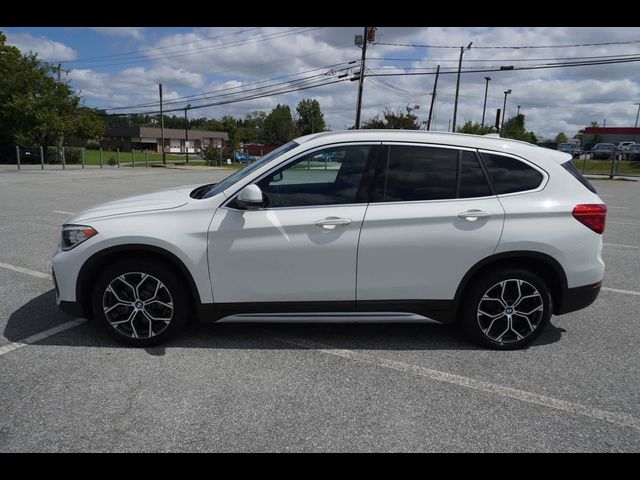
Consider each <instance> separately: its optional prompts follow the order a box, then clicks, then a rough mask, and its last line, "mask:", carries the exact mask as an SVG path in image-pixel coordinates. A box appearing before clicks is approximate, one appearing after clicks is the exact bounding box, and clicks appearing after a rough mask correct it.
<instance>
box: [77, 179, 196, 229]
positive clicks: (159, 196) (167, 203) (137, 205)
mask: <svg viewBox="0 0 640 480" xmlns="http://www.w3.org/2000/svg"><path fill="white" fill-rule="evenodd" d="M197 186H198V185H189V186H183V187H175V188H169V189H166V190H160V191H158V192H153V193H147V194H144V195H136V196H135V197H128V198H123V199H121V200H115V201H113V202H107V203H103V204H100V205H97V206H95V207H92V208H89V209H87V210H83V211H82V212H79V213H76V214H75V215H73V216H72V217H71V218H69V219H67V221H66V222H65V223H81V222H84V221H86V220H91V219H96V218H101V217H111V216H114V215H124V214H127V213H139V212H150V211H154V210H169V209H172V208H178V207H181V206H182V205H186V204H187V203H189V201H190V200H192V199H191V197H190V196H189V193H191V191H192V190H193V189H194V188H195V187H197Z"/></svg>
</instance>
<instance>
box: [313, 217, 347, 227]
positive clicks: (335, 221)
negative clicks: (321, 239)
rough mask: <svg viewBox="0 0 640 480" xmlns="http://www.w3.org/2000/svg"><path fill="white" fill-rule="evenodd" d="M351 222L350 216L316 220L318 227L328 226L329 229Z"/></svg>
mask: <svg viewBox="0 0 640 480" xmlns="http://www.w3.org/2000/svg"><path fill="white" fill-rule="evenodd" d="M350 223H351V219H350V218H339V217H327V218H325V219H322V220H318V221H317V222H315V225H317V226H318V227H322V228H326V229H327V230H333V229H334V228H336V227H338V226H341V227H342V226H346V225H349V224H350Z"/></svg>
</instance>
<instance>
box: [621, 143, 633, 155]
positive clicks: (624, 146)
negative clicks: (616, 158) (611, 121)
mask: <svg viewBox="0 0 640 480" xmlns="http://www.w3.org/2000/svg"><path fill="white" fill-rule="evenodd" d="M634 144H635V142H620V143H619V144H618V151H619V152H622V153H624V152H627V151H628V150H629V147H630V146H631V145H634Z"/></svg>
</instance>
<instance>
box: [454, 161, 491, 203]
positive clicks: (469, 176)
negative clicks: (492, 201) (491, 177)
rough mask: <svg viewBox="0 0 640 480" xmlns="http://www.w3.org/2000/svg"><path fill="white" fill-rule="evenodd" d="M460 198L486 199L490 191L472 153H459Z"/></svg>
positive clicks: (478, 163)
mask: <svg viewBox="0 0 640 480" xmlns="http://www.w3.org/2000/svg"><path fill="white" fill-rule="evenodd" d="M460 154H461V158H460V194H459V195H458V196H459V197H460V198H473V197H486V196H488V195H491V189H490V188H489V184H488V183H487V179H486V177H485V176H484V172H483V171H482V168H481V167H480V162H478V157H476V154H475V153H473V152H468V151H462V152H460Z"/></svg>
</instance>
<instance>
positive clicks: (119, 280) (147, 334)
mask: <svg viewBox="0 0 640 480" xmlns="http://www.w3.org/2000/svg"><path fill="white" fill-rule="evenodd" d="M102 309H103V312H104V315H105V317H106V318H107V321H108V322H109V324H110V325H111V327H113V328H114V330H116V331H117V332H118V333H120V334H121V335H125V336H127V337H130V338H151V337H155V336H156V335H159V334H160V333H162V332H163V331H164V330H165V329H166V328H167V327H168V326H169V323H171V320H172V318H173V312H174V308H173V298H172V296H171V292H169V289H168V288H167V287H166V286H165V284H164V283H162V282H161V281H160V280H159V279H157V278H156V277H154V276H152V275H149V274H147V273H142V272H128V273H123V274H122V275H118V276H117V277H116V278H114V279H113V280H112V281H111V282H110V283H109V285H107V288H106V289H105V291H104V294H103V296H102Z"/></svg>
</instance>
